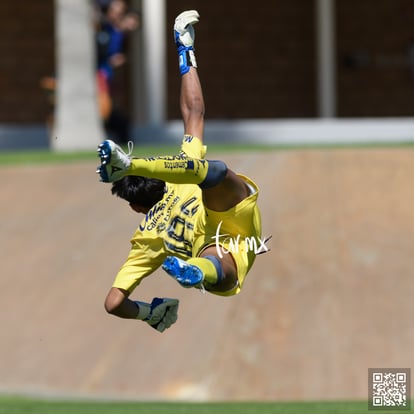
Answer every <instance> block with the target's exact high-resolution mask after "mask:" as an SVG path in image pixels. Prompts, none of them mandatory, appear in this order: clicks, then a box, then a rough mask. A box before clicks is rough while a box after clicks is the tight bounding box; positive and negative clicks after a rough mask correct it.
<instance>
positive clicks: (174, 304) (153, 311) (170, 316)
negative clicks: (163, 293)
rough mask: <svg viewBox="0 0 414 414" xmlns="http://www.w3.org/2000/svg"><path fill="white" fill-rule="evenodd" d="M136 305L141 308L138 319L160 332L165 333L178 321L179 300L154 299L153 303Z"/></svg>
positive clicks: (138, 303)
mask: <svg viewBox="0 0 414 414" xmlns="http://www.w3.org/2000/svg"><path fill="white" fill-rule="evenodd" d="M135 303H136V304H137V305H138V307H139V313H138V316H137V319H141V320H143V321H145V322H147V323H148V325H150V326H151V327H152V328H154V329H156V330H157V331H159V332H164V331H165V330H166V329H168V328H169V327H170V326H171V325H173V324H174V323H175V322H176V321H177V317H178V315H177V311H178V304H179V301H178V299H169V298H154V299H153V300H152V302H151V303H146V302H138V301H136V302H135Z"/></svg>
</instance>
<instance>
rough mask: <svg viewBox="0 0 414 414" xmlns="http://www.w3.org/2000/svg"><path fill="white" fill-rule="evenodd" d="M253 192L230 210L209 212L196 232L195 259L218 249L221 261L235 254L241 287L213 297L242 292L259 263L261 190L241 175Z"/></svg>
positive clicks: (234, 258) (197, 226)
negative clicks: (212, 247)
mask: <svg viewBox="0 0 414 414" xmlns="http://www.w3.org/2000/svg"><path fill="white" fill-rule="evenodd" d="M238 175H239V177H241V178H242V179H243V180H244V181H245V182H246V183H247V184H248V185H249V187H250V188H251V194H250V195H249V196H248V197H247V198H245V199H244V200H242V201H241V202H240V203H238V204H237V205H236V206H234V207H233V208H231V209H230V210H227V211H224V212H218V211H213V210H209V209H207V208H206V209H205V210H206V214H205V215H203V216H202V217H200V219H199V220H198V221H197V224H196V227H195V229H194V244H193V257H197V256H200V254H201V252H202V251H203V250H204V249H206V248H207V247H209V246H215V247H216V252H217V255H218V257H223V256H224V255H226V254H231V256H232V257H233V260H234V262H235V263H236V267H237V277H238V284H237V286H235V287H234V288H233V289H231V290H228V291H226V292H214V291H210V292H211V293H214V294H217V295H221V296H231V295H235V294H237V293H239V292H240V290H241V288H242V286H243V283H244V280H245V277H246V275H247V273H248V271H249V270H250V268H251V267H252V265H253V262H254V261H255V259H256V255H257V253H258V252H259V250H260V247H261V243H260V237H261V216H260V211H259V208H258V206H257V197H258V194H259V189H258V187H257V185H256V184H255V183H254V182H253V181H252V180H250V179H249V178H247V177H245V176H243V175H241V174H238Z"/></svg>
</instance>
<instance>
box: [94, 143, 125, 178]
mask: <svg viewBox="0 0 414 414" xmlns="http://www.w3.org/2000/svg"><path fill="white" fill-rule="evenodd" d="M132 147H133V144H132V142H131V141H130V142H128V149H129V154H127V153H125V151H124V150H123V149H122V148H121V147H120V146H119V145H117V144H115V142H113V141H111V140H109V139H108V140H106V141H104V142H102V144H100V145H99V146H98V149H97V151H98V155H99V158H100V159H101V165H100V166H99V167H98V169H97V170H96V173H97V174H99V176H100V177H101V181H103V182H104V183H112V182H114V181H117V180H119V179H121V178H122V177H123V176H124V175H125V172H126V171H127V170H128V169H129V167H130V166H131V158H130V156H131V153H132Z"/></svg>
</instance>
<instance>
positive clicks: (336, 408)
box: [0, 397, 395, 414]
mask: <svg viewBox="0 0 414 414" xmlns="http://www.w3.org/2000/svg"><path fill="white" fill-rule="evenodd" d="M374 412H375V411H374ZM381 412H382V413H388V412H389V413H395V411H388V410H387V411H383V410H381ZM23 413H24V414H94V413H99V414H137V413H139V414H360V413H368V405H367V403H366V402H298V403H296V402H286V403H268V402H266V403H265V402H263V403H260V402H238V403H183V402H176V403H175V402H174V403H169V402H108V401H102V402H92V401H82V402H80V401H54V400H52V401H47V400H41V399H26V398H13V397H0V414H23Z"/></svg>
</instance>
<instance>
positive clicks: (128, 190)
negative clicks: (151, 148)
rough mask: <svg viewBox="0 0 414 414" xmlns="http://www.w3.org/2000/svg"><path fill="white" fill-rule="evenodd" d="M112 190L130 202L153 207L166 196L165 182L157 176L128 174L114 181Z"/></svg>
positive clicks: (114, 193)
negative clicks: (147, 176) (148, 176)
mask: <svg viewBox="0 0 414 414" xmlns="http://www.w3.org/2000/svg"><path fill="white" fill-rule="evenodd" d="M111 192H112V194H113V195H116V196H118V197H120V198H122V199H124V200H126V201H128V202H129V203H133V204H139V205H140V206H142V207H148V208H151V207H152V206H154V205H155V204H156V203H158V201H160V200H161V199H162V197H163V196H164V193H165V182H164V181H162V180H158V179H156V178H146V177H141V176H137V175H126V176H125V177H123V178H121V179H120V180H118V181H115V182H114V183H112V189H111Z"/></svg>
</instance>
